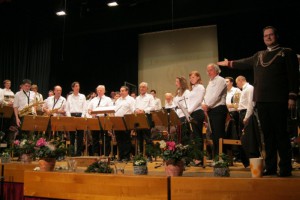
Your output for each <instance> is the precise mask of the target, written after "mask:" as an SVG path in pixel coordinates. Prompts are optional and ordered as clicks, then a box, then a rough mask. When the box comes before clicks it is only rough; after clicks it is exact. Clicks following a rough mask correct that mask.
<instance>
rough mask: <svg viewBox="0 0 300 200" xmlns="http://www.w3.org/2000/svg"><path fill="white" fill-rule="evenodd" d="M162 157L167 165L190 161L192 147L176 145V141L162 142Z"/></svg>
mask: <svg viewBox="0 0 300 200" xmlns="http://www.w3.org/2000/svg"><path fill="white" fill-rule="evenodd" d="M159 143H160V149H161V157H162V158H163V160H164V161H166V164H167V165H168V164H176V163H178V162H179V161H182V160H183V159H184V160H188V159H189V153H190V151H191V147H190V145H182V144H176V143H175V141H167V142H166V141H164V140H161V141H160V142H159Z"/></svg>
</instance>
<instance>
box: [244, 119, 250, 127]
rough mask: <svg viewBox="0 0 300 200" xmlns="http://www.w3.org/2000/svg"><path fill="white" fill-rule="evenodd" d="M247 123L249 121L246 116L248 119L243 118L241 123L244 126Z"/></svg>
mask: <svg viewBox="0 0 300 200" xmlns="http://www.w3.org/2000/svg"><path fill="white" fill-rule="evenodd" d="M248 123H249V118H248V119H246V118H244V119H243V124H244V125H245V126H247V125H248Z"/></svg>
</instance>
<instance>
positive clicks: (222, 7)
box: [0, 0, 299, 34]
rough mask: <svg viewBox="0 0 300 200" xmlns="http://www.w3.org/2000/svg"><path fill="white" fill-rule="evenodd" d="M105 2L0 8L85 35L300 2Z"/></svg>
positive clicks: (39, 2) (73, 0)
mask: <svg viewBox="0 0 300 200" xmlns="http://www.w3.org/2000/svg"><path fill="white" fill-rule="evenodd" d="M107 1H108V0H0V11H1V15H4V16H6V17H7V16H9V17H11V16H12V15H13V17H23V16H24V17H25V18H26V17H27V18H30V20H31V21H35V22H37V23H40V24H47V25H48V26H49V27H54V29H56V28H57V27H58V26H60V25H61V24H62V23H64V25H65V31H66V33H67V34H87V33H95V32H109V31H118V30H125V29H135V28H138V29H143V28H147V29H154V30H159V29H162V30H165V29H172V28H176V27H177V26H180V25H182V24H189V23H191V22H195V21H197V22H201V21H203V22H204V21H209V20H214V19H222V18H223V17H225V16H236V15H238V14H245V15H247V13H249V14H250V13H252V14H253V13H261V12H264V11H265V10H272V9H281V8H282V7H294V6H295V5H297V6H298V5H299V3H298V2H297V1H294V0H285V1H282V2H281V3H277V4H275V3H274V1H270V0H261V1H254V0H252V1H251V0H244V1H232V0H227V1H214V0H212V1H201V0H118V2H119V6H118V7H112V8H111V7H108V6H107V5H106V4H107ZM65 6H66V8H67V16H65V17H58V16H56V15H55V12H56V11H57V10H58V9H59V7H65ZM12 13H14V14H12ZM16 13H17V15H16Z"/></svg>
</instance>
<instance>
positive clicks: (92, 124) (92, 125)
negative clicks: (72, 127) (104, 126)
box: [74, 117, 100, 156]
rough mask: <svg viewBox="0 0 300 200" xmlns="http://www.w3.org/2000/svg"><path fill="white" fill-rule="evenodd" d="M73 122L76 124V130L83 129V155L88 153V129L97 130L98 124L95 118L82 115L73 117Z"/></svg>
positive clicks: (98, 128)
mask: <svg viewBox="0 0 300 200" xmlns="http://www.w3.org/2000/svg"><path fill="white" fill-rule="evenodd" d="M74 123H75V124H76V130H83V131H84V138H85V149H84V155H85V156H87V155H88V137H87V136H88V131H99V130H100V124H99V120H98V119H97V118H82V117H75V118H74Z"/></svg>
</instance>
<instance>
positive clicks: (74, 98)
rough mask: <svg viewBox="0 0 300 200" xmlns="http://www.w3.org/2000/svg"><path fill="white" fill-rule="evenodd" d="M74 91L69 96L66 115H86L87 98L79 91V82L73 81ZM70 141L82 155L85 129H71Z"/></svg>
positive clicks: (79, 154)
mask: <svg viewBox="0 0 300 200" xmlns="http://www.w3.org/2000/svg"><path fill="white" fill-rule="evenodd" d="M71 87H72V90H73V93H72V94H70V95H69V96H68V98H67V105H66V115H67V116H68V117H71V116H73V117H84V116H85V112H86V108H85V106H86V98H85V96H84V94H81V93H79V90H80V84H79V82H76V81H75V82H73V83H72V85H71ZM75 134H77V137H76V138H77V145H76V147H75ZM70 142H71V145H72V146H73V147H75V150H76V151H75V155H76V156H81V155H82V152H83V131H81V130H80V131H79V130H77V131H76V132H74V131H70Z"/></svg>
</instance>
